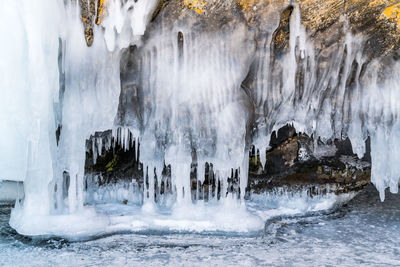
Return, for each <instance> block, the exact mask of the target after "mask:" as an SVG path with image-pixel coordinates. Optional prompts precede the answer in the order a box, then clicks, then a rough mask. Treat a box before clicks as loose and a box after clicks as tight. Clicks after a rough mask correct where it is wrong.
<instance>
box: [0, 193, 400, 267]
mask: <svg viewBox="0 0 400 267" xmlns="http://www.w3.org/2000/svg"><path fill="white" fill-rule="evenodd" d="M11 208H12V206H11V205H10V204H5V203H3V204H2V205H1V206H0V266H100V265H102V266H137V265H144V266H153V265H154V266H160V265H170V266H182V265H187V266H189V265H190V266H204V265H211V264H212V265H225V266H226V265H239V266H255V265H274V266H293V265H296V266H310V265H319V266H322V265H324V266H325V265H340V266H356V265H363V266H399V265H400V196H399V195H392V194H390V193H387V198H386V200H385V202H383V203H382V202H380V200H379V194H378V193H377V192H376V189H375V188H373V187H372V186H370V187H368V188H367V189H366V190H365V191H364V192H362V193H360V194H358V195H357V196H356V197H355V198H354V199H353V200H351V201H350V202H349V203H348V204H347V205H345V206H343V207H340V208H338V209H335V210H330V211H326V212H314V213H310V214H307V215H291V216H281V217H276V218H272V219H270V220H268V221H267V223H266V226H265V230H263V231H258V232H252V233H247V234H242V233H237V234H235V233H224V232H213V233H190V232H186V233H184V232H162V231H152V230H148V231H142V232H136V233H132V232H124V233H117V234H114V235H107V236H98V237H96V238H91V239H89V240H80V241H68V240H65V239H60V238H51V239H31V238H28V237H24V236H21V235H18V234H17V233H16V232H15V231H14V230H13V229H12V228H10V227H9V225H8V220H9V216H10V212H11Z"/></svg>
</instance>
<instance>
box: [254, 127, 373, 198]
mask: <svg viewBox="0 0 400 267" xmlns="http://www.w3.org/2000/svg"><path fill="white" fill-rule="evenodd" d="M270 147H271V148H270V149H269V150H268V151H267V153H266V165H265V166H264V168H262V164H261V162H260V160H259V157H260V156H259V155H257V154H256V153H255V151H253V153H252V155H251V157H250V173H249V191H250V192H253V193H261V192H265V191H273V190H274V189H275V188H282V187H283V188H287V189H289V190H304V189H306V190H308V191H309V193H310V194H318V193H325V192H327V191H330V192H335V193H345V192H349V191H358V190H360V189H362V188H364V187H365V186H366V185H368V184H369V183H370V174H371V173H370V170H371V162H370V161H371V160H370V158H369V151H368V152H367V154H366V155H365V156H364V158H363V159H358V157H357V156H356V155H355V154H354V153H353V151H352V148H351V144H350V141H349V140H348V139H346V140H335V141H334V142H330V143H328V144H323V143H322V142H320V141H318V142H315V141H314V140H313V139H312V138H310V137H309V136H307V135H305V134H296V131H295V129H294V128H293V127H291V126H289V125H287V126H285V127H283V128H281V129H279V130H278V132H277V133H276V135H275V133H274V134H273V138H272V139H271V142H270Z"/></svg>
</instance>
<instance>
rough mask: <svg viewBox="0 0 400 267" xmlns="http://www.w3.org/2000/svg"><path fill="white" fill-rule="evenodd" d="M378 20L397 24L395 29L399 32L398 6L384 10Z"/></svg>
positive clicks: (399, 15)
mask: <svg viewBox="0 0 400 267" xmlns="http://www.w3.org/2000/svg"><path fill="white" fill-rule="evenodd" d="M380 19H387V20H390V21H391V22H393V23H396V24H397V29H398V30H400V4H395V5H392V6H389V7H387V8H385V10H384V11H383V13H382V15H381V16H380Z"/></svg>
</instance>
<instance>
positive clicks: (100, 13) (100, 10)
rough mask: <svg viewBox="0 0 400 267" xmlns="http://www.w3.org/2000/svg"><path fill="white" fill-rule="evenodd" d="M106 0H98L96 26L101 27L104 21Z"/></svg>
mask: <svg viewBox="0 0 400 267" xmlns="http://www.w3.org/2000/svg"><path fill="white" fill-rule="evenodd" d="M105 2H106V0H98V1H97V16H96V24H97V25H100V23H101V21H102V20H103V12H104V5H105Z"/></svg>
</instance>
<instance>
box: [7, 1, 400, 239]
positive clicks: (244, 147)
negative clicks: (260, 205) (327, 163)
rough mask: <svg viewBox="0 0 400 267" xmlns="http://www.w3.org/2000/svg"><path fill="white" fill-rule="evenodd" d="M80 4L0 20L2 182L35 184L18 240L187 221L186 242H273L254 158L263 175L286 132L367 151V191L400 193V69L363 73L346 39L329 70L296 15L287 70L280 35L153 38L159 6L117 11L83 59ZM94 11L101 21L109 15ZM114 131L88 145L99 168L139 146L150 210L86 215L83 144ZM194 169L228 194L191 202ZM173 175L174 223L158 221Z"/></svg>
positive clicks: (357, 52)
mask: <svg viewBox="0 0 400 267" xmlns="http://www.w3.org/2000/svg"><path fill="white" fill-rule="evenodd" d="M75 2H76V1H62V0H38V1H28V0H15V1H7V4H6V5H3V7H2V9H0V15H1V16H0V17H1V18H2V23H1V24H0V34H1V35H2V36H3V37H5V36H6V37H7V38H5V39H4V40H3V41H2V42H1V44H0V48H1V49H0V58H1V61H0V75H1V78H0V88H1V92H2V97H1V98H0V122H1V123H0V132H1V138H0V152H1V153H0V179H2V180H22V181H24V189H25V197H24V199H23V200H22V201H17V203H16V206H15V208H14V210H13V212H12V217H11V221H10V224H11V225H12V227H14V228H15V229H16V230H17V231H18V232H20V233H22V234H28V235H42V234H60V233H61V234H63V233H64V234H66V235H68V234H71V233H78V234H79V233H84V232H91V231H93V232H102V231H106V230H105V229H107V231H118V230H123V229H126V228H124V227H125V226H122V225H127V224H128V225H129V227H130V228H135V229H142V228H143V227H146V226H148V225H150V227H151V226H154V227H167V228H168V227H173V225H174V224H175V223H176V221H177V220H179V221H180V222H181V224H180V225H181V226H182V229H189V230H193V229H199V228H200V229H206V230H218V229H220V228H218V227H217V226H218V225H219V226H220V227H222V229H225V230H226V229H227V230H237V229H239V230H240V231H248V230H249V229H257V228H258V227H260V226H261V227H262V221H261V220H260V218H256V217H254V216H252V215H251V216H250V215H248V213H247V211H246V205H245V202H244V195H245V191H246V187H247V179H248V178H247V175H248V167H249V149H250V146H251V145H254V146H255V147H256V148H257V149H258V151H259V153H260V159H261V161H262V162H263V165H265V152H266V150H267V148H268V145H269V138H270V135H271V133H272V132H273V131H275V130H277V129H279V128H280V127H282V126H284V125H286V124H287V123H291V124H293V125H294V127H295V128H296V130H297V131H299V132H302V133H306V134H308V135H309V136H313V137H314V138H315V139H316V140H317V139H318V138H319V139H320V140H321V141H323V142H326V141H328V140H333V139H334V138H339V139H344V138H347V137H348V138H349V139H350V140H351V143H352V146H353V151H354V152H355V153H356V154H357V155H358V156H359V157H360V158H361V157H362V156H363V155H364V153H365V152H366V148H365V141H366V140H367V138H368V137H370V138H371V157H372V171H371V179H372V182H373V183H374V184H375V186H376V188H377V189H378V190H379V192H380V196H381V199H382V200H383V199H384V191H385V189H386V188H387V187H390V191H391V192H392V193H397V191H398V182H399V178H400V165H399V167H398V164H397V163H396V162H397V161H399V160H400V150H398V149H396V147H397V146H398V145H399V146H400V139H399V138H398V137H400V122H399V121H398V115H399V112H400V105H399V103H398V101H397V99H400V66H399V63H396V62H391V63H390V64H391V65H387V66H386V65H385V64H383V63H382V62H381V61H380V59H379V58H378V59H374V60H372V61H371V62H368V64H365V63H366V62H367V58H365V57H364V55H363V53H362V51H363V45H364V39H363V36H362V35H352V34H351V33H350V31H348V32H347V33H346V34H345V37H344V38H343V40H340V41H338V45H337V47H336V51H335V53H333V54H334V56H331V57H329V58H323V57H322V56H321V55H320V54H318V53H317V52H316V48H315V47H314V44H313V42H312V40H311V39H310V38H309V37H308V36H307V32H306V29H305V28H304V27H303V26H302V24H301V19H300V10H299V8H298V6H297V5H296V4H294V6H293V12H292V14H291V16H290V25H289V27H290V36H289V40H288V49H286V50H284V51H283V52H282V53H281V55H279V56H278V55H276V54H274V53H275V52H276V51H275V50H274V49H275V48H273V47H272V42H271V40H272V39H273V35H274V32H275V30H276V29H277V27H278V23H271V24H270V25H265V28H264V29H263V31H264V32H263V38H262V39H261V40H257V41H254V35H255V33H254V31H252V30H251V29H249V27H248V26H247V25H245V24H244V23H240V20H238V22H236V18H233V17H232V18H228V20H229V19H231V21H235V22H234V23H233V22H232V23H226V24H224V23H222V20H221V25H217V27H215V28H213V27H212V26H210V27H209V28H207V27H203V26H202V25H201V23H200V26H199V23H198V21H197V18H198V17H196V16H187V17H186V18H184V19H183V22H184V23H168V21H167V19H165V20H166V22H165V23H163V22H162V23H158V24H151V23H150V21H151V19H152V14H153V12H154V11H155V9H156V7H157V4H158V1H156V0H137V1H131V0H128V1H125V2H124V3H122V2H121V1H118V0H109V1H105V4H104V5H105V8H106V9H107V14H105V15H104V18H103V20H102V21H101V23H99V24H100V25H97V24H96V23H93V36H94V40H93V44H92V45H91V46H90V47H88V46H87V43H86V42H85V38H84V36H83V33H84V26H83V24H82V17H81V13H80V12H81V11H80V7H79V5H78V4H77V3H75ZM92 2H93V3H94V2H96V3H95V4H96V7H95V8H96V9H98V6H97V4H98V3H100V2H101V3H103V1H92ZM231 2H232V3H233V2H234V1H226V3H225V4H226V5H229V4H232V3H231ZM121 3H122V4H121ZM210 16H212V14H211V15H210ZM232 16H233V15H232ZM234 19H235V20H234ZM161 20H162V18H161ZM198 20H200V21H201V18H199V19H198ZM218 23H219V22H218ZM218 23H217V24H218ZM219 26H221V27H219ZM322 63H323V64H322ZM106 130H112V134H111V138H110V139H102V138H98V139H92V140H94V143H93V144H92V145H91V148H89V149H91V150H92V152H93V154H94V157H95V159H94V160H96V157H97V155H100V154H101V153H102V151H103V150H110V149H113V148H114V147H115V146H116V145H117V144H118V145H120V146H122V147H123V148H125V149H129V148H132V147H134V149H136V153H137V156H136V159H140V162H141V163H142V164H143V176H144V179H145V182H144V186H143V188H136V185H134V184H133V183H132V184H130V185H129V186H128V187H127V188H128V189H127V190H128V191H129V192H131V193H132V192H133V191H135V190H136V191H135V192H137V193H135V194H136V196H138V195H139V196H140V197H139V200H138V202H139V203H140V204H141V205H142V209H139V210H135V211H134V212H135V213H136V214H138V215H137V216H136V217H128V216H126V217H125V218H123V219H122V218H119V217H118V216H116V217H107V216H105V215H104V214H99V212H98V210H95V209H94V208H93V207H91V206H90V205H86V204H87V203H86V201H87V198H88V197H90V194H89V193H88V192H87V190H86V188H85V182H84V177H85V159H86V153H87V150H88V148H87V146H86V140H89V138H90V137H91V135H93V134H94V133H95V132H99V131H106ZM139 144H140V147H139ZM193 163H195V166H196V177H195V179H196V181H197V182H200V183H201V182H203V181H204V179H205V172H206V165H207V166H211V165H212V172H213V174H214V175H215V177H214V178H215V179H216V180H217V181H219V184H220V189H219V190H220V192H222V193H221V198H220V199H219V201H218V200H217V199H215V200H214V202H216V203H215V205H213V206H210V207H208V206H207V203H205V201H204V199H200V198H199V197H198V194H199V193H198V192H197V194H196V196H195V197H192V193H191V177H190V176H191V172H192V171H193V170H192V168H193ZM267 164H268V163H267ZM167 166H169V168H170V176H171V183H172V189H171V190H172V195H173V197H172V200H170V201H172V202H173V203H172V204H171V206H172V207H173V212H172V215H171V216H170V217H168V216H166V217H165V218H164V217H163V216H165V215H160V219H159V221H157V220H155V221H154V220H152V218H154V214H155V213H157V205H158V204H157V201H156V199H155V196H156V195H157V194H159V192H156V191H157V188H160V187H161V177H162V176H163V169H164V168H166V167H167ZM208 168H209V169H210V168H211V167H208ZM234 176H237V178H238V181H239V182H238V190H236V191H235V192H231V191H230V190H228V185H229V183H230V180H231V179H233V177H234ZM134 188H136V189H135V190H134ZM120 189H121V188H119V189H117V190H120ZM123 194H125V193H123ZM126 194H128V193H126ZM91 197H93V196H91ZM131 198H132V199H137V197H134V196H131ZM142 198H143V199H142ZM199 214H205V215H204V216H206V217H209V218H211V219H210V220H211V223H210V222H203V221H202V219H201V218H200V217H199V218H198V219H197V216H199ZM216 214H217V215H216ZM138 217H141V219H138ZM188 218H194V219H193V220H194V221H196V220H197V221H198V223H197V224H194V225H191V223H190V221H188ZM224 218H225V219H226V220H224ZM229 221H238V222H239V224H240V226H239V227H238V228H234V227H233V226H232V225H230V223H229ZM179 229H180V228H179Z"/></svg>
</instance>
